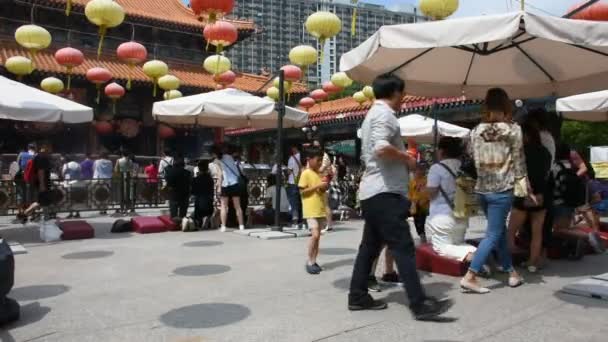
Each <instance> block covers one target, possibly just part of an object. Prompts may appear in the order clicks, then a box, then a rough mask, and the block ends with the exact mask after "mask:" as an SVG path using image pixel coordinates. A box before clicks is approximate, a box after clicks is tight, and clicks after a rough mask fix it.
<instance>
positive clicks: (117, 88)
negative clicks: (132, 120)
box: [104, 82, 125, 114]
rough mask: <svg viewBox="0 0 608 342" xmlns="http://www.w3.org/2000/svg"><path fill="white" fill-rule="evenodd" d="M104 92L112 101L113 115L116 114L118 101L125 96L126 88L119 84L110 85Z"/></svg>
mask: <svg viewBox="0 0 608 342" xmlns="http://www.w3.org/2000/svg"><path fill="white" fill-rule="evenodd" d="M104 92H105V93H106V96H107V97H109V98H110V99H112V113H114V114H116V101H118V100H119V99H120V98H121V97H123V96H125V88H123V87H122V86H121V85H120V84H118V83H115V82H113V83H110V84H108V85H107V86H106V88H105V90H104Z"/></svg>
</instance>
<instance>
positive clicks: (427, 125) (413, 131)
mask: <svg viewBox="0 0 608 342" xmlns="http://www.w3.org/2000/svg"><path fill="white" fill-rule="evenodd" d="M399 127H400V128H401V136H402V137H405V138H413V139H414V140H416V142H418V143H425V144H430V143H433V142H434V138H435V120H434V119H433V118H429V117H425V116H422V115H418V114H411V115H408V116H404V117H402V118H400V119H399ZM437 130H438V133H439V136H442V137H454V138H464V137H466V136H468V135H469V132H470V130H469V129H468V128H464V127H460V126H456V125H453V124H451V123H448V122H444V121H439V120H437Z"/></svg>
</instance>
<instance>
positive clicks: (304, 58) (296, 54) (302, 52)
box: [289, 45, 317, 68]
mask: <svg viewBox="0 0 608 342" xmlns="http://www.w3.org/2000/svg"><path fill="white" fill-rule="evenodd" d="M289 61H291V63H292V64H295V65H297V66H299V67H301V68H305V67H307V66H309V65H311V64H315V63H316V62H317V49H315V48H314V47H312V46H310V45H299V46H296V47H294V48H293V49H291V51H289Z"/></svg>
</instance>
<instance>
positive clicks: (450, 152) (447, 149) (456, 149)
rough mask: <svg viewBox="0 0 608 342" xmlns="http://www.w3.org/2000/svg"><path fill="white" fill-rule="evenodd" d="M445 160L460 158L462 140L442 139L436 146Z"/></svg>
mask: <svg viewBox="0 0 608 342" xmlns="http://www.w3.org/2000/svg"><path fill="white" fill-rule="evenodd" d="M437 148H438V149H439V150H442V151H443V153H444V155H445V156H446V157H447V158H460V156H462V140H460V139H458V138H453V137H442V138H441V139H440V140H439V143H438V144H437Z"/></svg>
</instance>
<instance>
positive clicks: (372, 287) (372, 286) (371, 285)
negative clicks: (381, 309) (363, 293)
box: [367, 277, 382, 292]
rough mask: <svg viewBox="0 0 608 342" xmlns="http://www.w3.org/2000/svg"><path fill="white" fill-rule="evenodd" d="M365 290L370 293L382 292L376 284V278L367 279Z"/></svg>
mask: <svg viewBox="0 0 608 342" xmlns="http://www.w3.org/2000/svg"><path fill="white" fill-rule="evenodd" d="M367 290H368V291H371V292H381V291H382V288H381V287H380V285H379V284H378V281H377V280H376V277H369V279H367Z"/></svg>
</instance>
